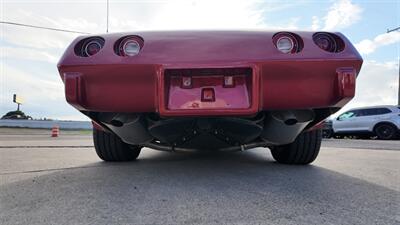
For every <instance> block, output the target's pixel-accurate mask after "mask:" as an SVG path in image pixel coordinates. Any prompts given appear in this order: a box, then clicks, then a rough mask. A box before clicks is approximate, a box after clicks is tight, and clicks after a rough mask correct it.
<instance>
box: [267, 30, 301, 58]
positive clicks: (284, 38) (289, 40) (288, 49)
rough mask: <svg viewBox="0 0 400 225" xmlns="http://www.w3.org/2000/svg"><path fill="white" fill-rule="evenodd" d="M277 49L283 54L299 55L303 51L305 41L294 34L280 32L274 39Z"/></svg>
mask: <svg viewBox="0 0 400 225" xmlns="http://www.w3.org/2000/svg"><path fill="white" fill-rule="evenodd" d="M272 41H273V42H274V45H275V47H276V48H277V49H278V50H279V51H280V52H282V53H285V54H288V53H298V52H300V51H301V50H302V49H303V40H302V39H301V38H300V36H298V35H297V34H294V33H289V32H280V33H276V34H275V35H274V36H273V37H272Z"/></svg>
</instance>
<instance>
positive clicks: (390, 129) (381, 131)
mask: <svg viewBox="0 0 400 225" xmlns="http://www.w3.org/2000/svg"><path fill="white" fill-rule="evenodd" d="M374 131H375V134H376V136H378V138H379V139H382V140H391V139H394V138H395V137H396V132H397V130H396V127H395V126H393V125H392V124H389V123H381V124H378V125H376V127H375V129H374Z"/></svg>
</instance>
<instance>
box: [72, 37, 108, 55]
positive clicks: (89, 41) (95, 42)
mask: <svg viewBox="0 0 400 225" xmlns="http://www.w3.org/2000/svg"><path fill="white" fill-rule="evenodd" d="M104 43H105V41H104V39H103V38H102V37H89V38H85V39H83V40H81V41H79V42H78V44H77V45H76V46H75V54H77V55H79V56H81V57H89V56H92V55H95V54H97V53H98V52H99V51H100V50H101V49H102V48H103V46H104Z"/></svg>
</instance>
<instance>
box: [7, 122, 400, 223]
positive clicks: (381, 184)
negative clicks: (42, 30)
mask: <svg viewBox="0 0 400 225" xmlns="http://www.w3.org/2000/svg"><path fill="white" fill-rule="evenodd" d="M46 132H47V131H45V132H44V133H43V132H42V133H40V132H39V134H35V135H33V134H32V133H28V134H25V135H24V134H19V133H18V132H17V133H12V132H9V131H7V132H1V130H0V224H2V225H7V224H13V225H15V224H96V225H100V224H119V225H121V224H274V225H276V224H284V225H288V224H307V225H308V224H318V225H319V224H335V225H336V224H391V225H393V224H400V179H399V178H400V173H399V172H400V147H399V146H400V145H399V141H379V142H377V141H372V140H371V141H365V142H363V141H362V140H327V141H324V143H323V147H322V150H321V153H320V156H319V157H318V159H317V160H316V161H315V162H314V163H313V164H312V165H310V166H287V165H280V164H277V163H275V162H274V161H273V159H272V157H271V155H270V153H269V151H267V149H263V148H257V149H252V150H249V151H245V152H239V153H218V154H217V153H214V154H212V153H185V154H182V153H181V154H177V153H167V152H158V151H154V150H151V149H143V150H142V153H141V155H140V156H139V159H138V160H137V161H135V162H129V163H105V162H101V161H100V160H99V159H98V158H97V156H96V155H95V153H94V149H93V147H92V145H93V143H92V141H91V136H90V135H88V134H84V133H83V134H80V133H78V134H74V133H63V132H61V137H59V138H50V137H49V133H48V134H47V133H46Z"/></svg>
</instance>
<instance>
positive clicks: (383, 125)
mask: <svg viewBox="0 0 400 225" xmlns="http://www.w3.org/2000/svg"><path fill="white" fill-rule="evenodd" d="M332 127H333V132H334V135H335V136H337V137H343V136H345V135H351V136H373V135H374V136H377V137H378V138H379V139H383V140H390V139H395V138H396V137H398V134H399V130H400V107H399V106H389V105H388V106H374V107H364V108H356V109H352V110H349V111H347V112H345V113H343V114H341V115H340V116H338V117H337V118H336V119H335V120H333V123H332Z"/></svg>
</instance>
